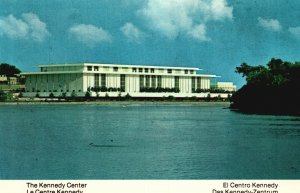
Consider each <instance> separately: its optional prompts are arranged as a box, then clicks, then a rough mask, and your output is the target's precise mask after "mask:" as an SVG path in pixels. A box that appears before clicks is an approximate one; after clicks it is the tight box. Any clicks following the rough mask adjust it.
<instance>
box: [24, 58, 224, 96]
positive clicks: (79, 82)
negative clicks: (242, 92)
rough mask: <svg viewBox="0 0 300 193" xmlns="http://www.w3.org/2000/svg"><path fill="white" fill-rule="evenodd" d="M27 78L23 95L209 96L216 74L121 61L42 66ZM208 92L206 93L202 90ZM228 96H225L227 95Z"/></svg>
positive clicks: (185, 68)
mask: <svg viewBox="0 0 300 193" xmlns="http://www.w3.org/2000/svg"><path fill="white" fill-rule="evenodd" d="M39 68H40V72H27V73H21V75H22V76H25V77H26V83H25V87H26V89H25V93H24V96H35V95H36V93H39V96H41V97H43V96H45V97H48V96H49V95H50V94H51V95H52V96H62V95H63V96H85V94H86V92H89V93H90V95H91V96H99V97H104V96H112V97H117V96H125V95H128V94H129V95H130V96H131V97H168V96H173V97H206V96H207V95H208V94H209V92H208V91H209V89H210V88H211V85H210V83H211V79H213V78H216V77H217V76H216V75H210V74H199V73H198V72H199V71H200V70H201V69H199V68H189V67H170V66H145V65H122V64H95V63H81V64H53V65H40V66H39ZM203 91H205V92H203ZM225 97H227V95H226V96H225V95H224V98H225Z"/></svg>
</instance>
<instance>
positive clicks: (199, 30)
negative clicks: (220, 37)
mask: <svg viewBox="0 0 300 193" xmlns="http://www.w3.org/2000/svg"><path fill="white" fill-rule="evenodd" d="M188 35H190V36H191V37H193V38H194V39H197V40H199V41H209V40H210V39H209V38H207V37H206V27H205V25H203V24H200V25H198V26H195V27H194V28H193V29H192V30H191V31H189V32H188Z"/></svg>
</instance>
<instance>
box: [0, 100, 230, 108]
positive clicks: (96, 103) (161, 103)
mask: <svg viewBox="0 0 300 193" xmlns="http://www.w3.org/2000/svg"><path fill="white" fill-rule="evenodd" d="M3 105H199V106H201V105H202V106H209V105H220V106H224V107H229V105H230V102H227V101H209V102H208V101H14V102H0V106H3Z"/></svg>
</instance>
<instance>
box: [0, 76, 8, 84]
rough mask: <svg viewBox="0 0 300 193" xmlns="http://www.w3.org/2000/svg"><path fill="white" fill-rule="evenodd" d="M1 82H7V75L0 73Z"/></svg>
mask: <svg viewBox="0 0 300 193" xmlns="http://www.w3.org/2000/svg"><path fill="white" fill-rule="evenodd" d="M0 84H7V77H6V76H5V75H1V74H0Z"/></svg>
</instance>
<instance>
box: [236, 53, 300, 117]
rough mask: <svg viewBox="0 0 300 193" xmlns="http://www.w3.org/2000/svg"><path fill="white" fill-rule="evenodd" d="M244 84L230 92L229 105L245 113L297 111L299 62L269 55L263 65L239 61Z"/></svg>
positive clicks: (298, 105) (299, 111)
mask: <svg viewBox="0 0 300 193" xmlns="http://www.w3.org/2000/svg"><path fill="white" fill-rule="evenodd" d="M236 72H237V73H239V74H241V75H242V76H243V77H245V78H246V81H247V83H246V85H244V86H243V87H242V88H241V89H239V90H238V91H237V92H236V93H235V94H233V96H232V104H231V108H232V109H237V110H240V111H242V112H247V113H263V114H297V115H299V114H300V110H299V109H300V100H299V99H300V92H299V91H300V63H298V62H295V63H291V62H286V61H282V60H281V59H275V58H272V59H271V60H270V61H269V62H268V63H267V64H266V65H258V66H252V65H249V64H246V63H242V64H241V65H240V66H238V67H236Z"/></svg>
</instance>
